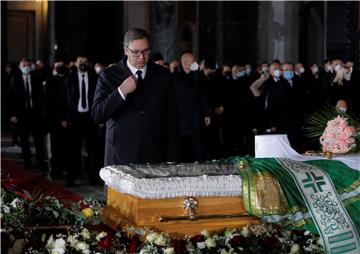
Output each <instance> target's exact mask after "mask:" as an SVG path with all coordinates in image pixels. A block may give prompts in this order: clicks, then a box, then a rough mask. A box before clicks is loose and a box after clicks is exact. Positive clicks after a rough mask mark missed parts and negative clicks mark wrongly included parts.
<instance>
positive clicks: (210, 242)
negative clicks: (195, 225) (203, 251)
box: [205, 237, 216, 248]
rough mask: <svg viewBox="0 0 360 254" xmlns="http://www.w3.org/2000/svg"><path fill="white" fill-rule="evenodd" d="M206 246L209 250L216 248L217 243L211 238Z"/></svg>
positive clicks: (206, 242)
mask: <svg viewBox="0 0 360 254" xmlns="http://www.w3.org/2000/svg"><path fill="white" fill-rule="evenodd" d="M205 244H206V246H207V247H208V248H213V247H216V241H215V240H214V238H211V237H209V238H208V239H206V241H205Z"/></svg>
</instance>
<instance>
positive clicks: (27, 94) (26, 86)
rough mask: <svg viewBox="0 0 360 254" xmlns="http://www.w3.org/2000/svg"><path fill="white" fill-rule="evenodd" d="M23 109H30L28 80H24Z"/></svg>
mask: <svg viewBox="0 0 360 254" xmlns="http://www.w3.org/2000/svg"><path fill="white" fill-rule="evenodd" d="M25 100H26V101H25V107H26V108H28V109H29V108H31V101H30V100H31V98H30V86H29V78H28V77H26V78H25Z"/></svg>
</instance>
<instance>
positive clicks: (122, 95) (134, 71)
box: [118, 60, 147, 100]
mask: <svg viewBox="0 0 360 254" xmlns="http://www.w3.org/2000/svg"><path fill="white" fill-rule="evenodd" d="M126 65H127V67H128V68H129V69H130V71H131V73H132V75H134V76H135V77H136V78H139V77H138V76H137V74H136V72H137V71H138V70H140V71H141V72H142V73H141V77H142V79H145V75H146V71H147V65H145V66H144V68H142V69H137V68H135V67H134V66H132V65H131V64H130V63H129V60H127V61H126ZM118 91H119V93H120V96H121V97H122V98H123V100H125V95H124V94H123V92H122V91H121V89H120V87H118Z"/></svg>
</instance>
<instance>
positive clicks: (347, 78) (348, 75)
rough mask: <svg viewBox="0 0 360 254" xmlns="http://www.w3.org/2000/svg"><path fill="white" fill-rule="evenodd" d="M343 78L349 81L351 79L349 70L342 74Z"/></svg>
mask: <svg viewBox="0 0 360 254" xmlns="http://www.w3.org/2000/svg"><path fill="white" fill-rule="evenodd" d="M344 79H345V80H347V81H349V80H350V79H351V72H349V73H346V74H345V75H344Z"/></svg>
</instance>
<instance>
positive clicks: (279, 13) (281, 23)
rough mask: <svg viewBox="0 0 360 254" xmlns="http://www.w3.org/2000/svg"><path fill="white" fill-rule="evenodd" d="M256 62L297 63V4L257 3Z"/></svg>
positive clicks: (278, 2) (279, 2) (284, 2)
mask: <svg viewBox="0 0 360 254" xmlns="http://www.w3.org/2000/svg"><path fill="white" fill-rule="evenodd" d="M258 19H259V21H258V46H259V51H258V52H259V53H258V56H257V58H258V62H261V61H264V60H266V61H269V62H270V61H271V60H273V59H274V58H277V59H279V60H280V61H281V62H284V61H291V62H297V61H298V58H299V3H297V2H292V1H291V2H290V1H289V2H286V1H277V2H259V15H258Z"/></svg>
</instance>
